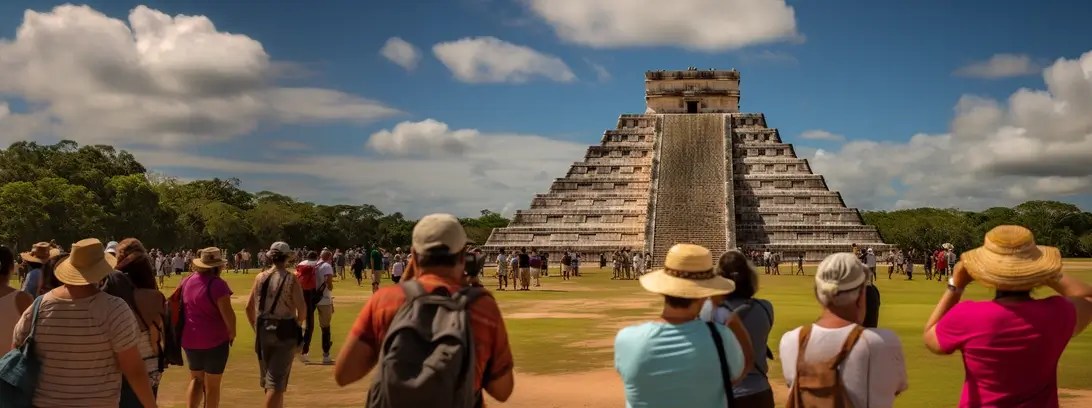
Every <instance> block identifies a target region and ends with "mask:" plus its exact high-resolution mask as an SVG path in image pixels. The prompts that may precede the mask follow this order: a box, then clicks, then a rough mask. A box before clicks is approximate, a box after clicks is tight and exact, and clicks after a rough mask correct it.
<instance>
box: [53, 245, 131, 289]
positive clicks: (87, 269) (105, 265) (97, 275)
mask: <svg viewBox="0 0 1092 408" xmlns="http://www.w3.org/2000/svg"><path fill="white" fill-rule="evenodd" d="M116 264H117V258H114V256H113V255H110V254H108V253H106V247H104V246H103V245H102V241H99V240H98V239H95V238H88V239H85V240H82V241H80V242H77V243H75V244H72V252H71V253H70V255H69V256H68V258H67V259H65V260H64V262H61V263H60V264H59V265H57V268H56V270H54V271H53V275H54V276H55V277H56V278H57V280H59V281H61V283H65V284H68V285H75V286H86V285H98V284H99V282H101V281H102V280H103V278H106V275H109V274H110V272H113V271H114V265H116Z"/></svg>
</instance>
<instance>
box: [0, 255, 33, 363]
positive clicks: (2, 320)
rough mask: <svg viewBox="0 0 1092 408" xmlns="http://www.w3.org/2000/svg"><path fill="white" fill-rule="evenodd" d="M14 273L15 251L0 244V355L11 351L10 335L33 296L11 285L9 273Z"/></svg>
mask: <svg viewBox="0 0 1092 408" xmlns="http://www.w3.org/2000/svg"><path fill="white" fill-rule="evenodd" d="M13 273H15V253H14V252H12V250H11V249H10V248H8V247H6V246H0V355H3V354H5V353H7V352H8V351H11V349H12V345H11V335H12V332H13V331H15V323H17V322H19V316H22V315H23V312H24V311H26V310H27V308H28V307H30V304H31V303H32V302H34V298H33V297H31V296H30V295H29V294H27V293H26V292H23V291H21V290H19V289H16V288H13V287H11V284H10V283H9V282H11V274H13Z"/></svg>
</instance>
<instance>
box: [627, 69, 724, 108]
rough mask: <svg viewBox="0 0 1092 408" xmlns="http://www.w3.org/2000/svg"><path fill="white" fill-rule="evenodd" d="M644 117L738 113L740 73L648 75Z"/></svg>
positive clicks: (705, 72) (709, 72) (691, 72)
mask: <svg viewBox="0 0 1092 408" xmlns="http://www.w3.org/2000/svg"><path fill="white" fill-rule="evenodd" d="M645 105H647V106H648V109H646V110H645V113H736V112H739V71H736V70H734V69H733V70H731V71H721V70H707V71H700V70H698V69H697V68H689V69H687V70H686V71H648V72H645Z"/></svg>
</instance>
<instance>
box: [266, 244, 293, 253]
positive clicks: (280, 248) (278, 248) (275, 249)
mask: <svg viewBox="0 0 1092 408" xmlns="http://www.w3.org/2000/svg"><path fill="white" fill-rule="evenodd" d="M274 253H279V254H285V255H288V254H290V253H292V247H291V246H289V245H288V243H287V242H284V241H277V242H274V243H273V245H270V246H269V252H266V255H273V254H274Z"/></svg>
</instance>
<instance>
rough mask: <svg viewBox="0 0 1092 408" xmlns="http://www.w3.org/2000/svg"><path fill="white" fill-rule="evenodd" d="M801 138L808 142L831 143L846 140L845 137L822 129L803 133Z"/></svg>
mask: <svg viewBox="0 0 1092 408" xmlns="http://www.w3.org/2000/svg"><path fill="white" fill-rule="evenodd" d="M800 138H801V139H807V140H825V141H830V142H844V141H845V140H846V137H845V136H842V135H840V134H837V133H831V132H828V131H825V130H822V129H811V130H805V131H804V132H803V133H801V134H800Z"/></svg>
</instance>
